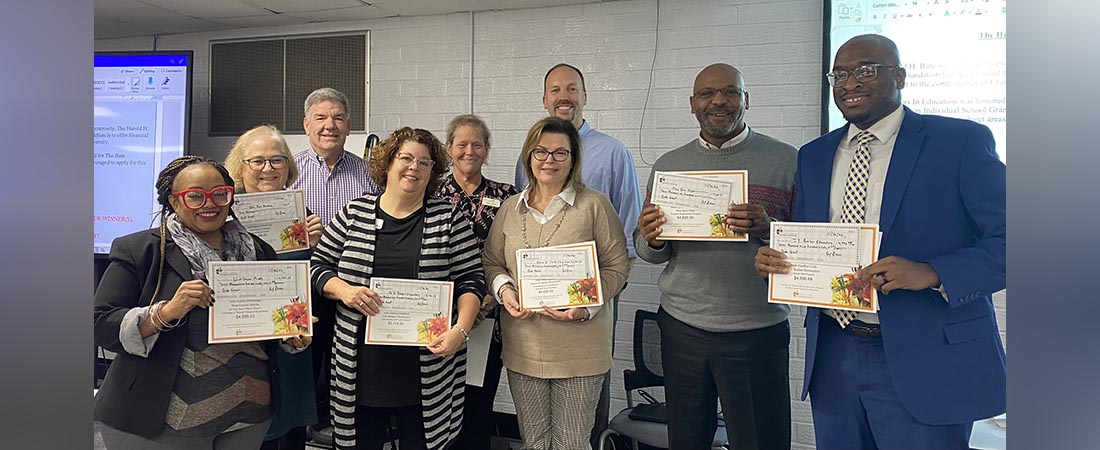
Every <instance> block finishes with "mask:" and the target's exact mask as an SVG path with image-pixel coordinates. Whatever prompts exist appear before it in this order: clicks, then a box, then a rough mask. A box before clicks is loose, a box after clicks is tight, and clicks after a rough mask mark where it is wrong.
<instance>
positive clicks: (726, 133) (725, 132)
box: [695, 110, 744, 138]
mask: <svg viewBox="0 0 1100 450" xmlns="http://www.w3.org/2000/svg"><path fill="white" fill-rule="evenodd" d="M712 112H716V111H713V110H712V111H704V112H701V113H698V114H696V115H695V118H696V119H698V120H699V127H700V128H702V129H703V131H704V132H706V133H707V134H709V135H711V136H714V137H717V138H726V137H733V132H734V131H736V130H737V127H738V125H740V124H741V118H742V117H744V112H741V113H740V114H738V112H739V111H737V110H730V111H729V113H730V123H729V125H726V126H724V127H717V126H713V125H711V124H710V121H709V120H707V114H709V113H712Z"/></svg>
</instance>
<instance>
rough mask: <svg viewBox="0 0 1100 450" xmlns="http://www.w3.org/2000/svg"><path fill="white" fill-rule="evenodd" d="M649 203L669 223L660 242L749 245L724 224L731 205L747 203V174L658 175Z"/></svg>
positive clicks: (745, 238)
mask: <svg viewBox="0 0 1100 450" xmlns="http://www.w3.org/2000/svg"><path fill="white" fill-rule="evenodd" d="M650 201H651V202H652V203H653V204H655V205H659V206H660V207H661V210H662V211H663V212H664V217H665V219H666V220H667V221H666V222H665V223H664V224H662V225H661V228H662V233H661V234H660V236H658V237H657V239H660V240H698V241H702V240H720V241H738V242H745V241H748V235H745V234H743V233H736V232H734V231H732V230H730V229H729V228H728V227H726V225H725V224H724V220H725V218H726V209H727V207H728V206H729V205H730V204H735V203H745V202H747V201H748V171H744V170H729V171H709V172H707V171H694V172H655V173H654V174H653V192H652V193H651V195H650Z"/></svg>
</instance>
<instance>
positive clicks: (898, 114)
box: [844, 105, 905, 144]
mask: <svg viewBox="0 0 1100 450" xmlns="http://www.w3.org/2000/svg"><path fill="white" fill-rule="evenodd" d="M904 119H905V108H903V107H902V106H901V105H898V108H897V109H895V110H894V112H892V113H890V114H887V115H886V116H885V117H883V118H882V119H879V121H878V122H875V123H874V124H873V125H871V126H869V127H867V131H870V132H871V134H873V135H875V139H878V141H879V142H881V143H884V144H885V143H887V142H890V141H892V140H893V139H894V136H895V135H897V134H898V130H900V129H901V122H902V120H904ZM861 131H863V130H860V129H859V127H857V126H855V125H849V126H848V136H847V138H846V139H845V141H844V142H848V143H851V142H852V141H853V140H854V139H855V138H856V135H858V134H859V133H860V132H861Z"/></svg>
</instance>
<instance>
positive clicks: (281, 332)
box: [206, 261, 313, 344]
mask: <svg viewBox="0 0 1100 450" xmlns="http://www.w3.org/2000/svg"><path fill="white" fill-rule="evenodd" d="M206 275H207V278H208V279H209V281H210V289H211V290H213V291H214V292H215V293H216V295H215V298H216V299H217V302H216V303H214V305H213V306H211V307H210V308H209V310H208V313H209V316H210V330H209V335H208V339H207V342H209V343H211V344H216V343H224V342H249V341H261V340H265V339H279V338H284V337H291V336H299V335H306V336H312V335H313V321H312V320H311V317H310V311H312V310H313V308H312V303H311V300H310V288H309V262H308V261H254V262H242V261H211V262H210V265H209V267H208V268H207V269H206Z"/></svg>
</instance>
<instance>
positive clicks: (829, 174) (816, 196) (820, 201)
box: [798, 125, 849, 222]
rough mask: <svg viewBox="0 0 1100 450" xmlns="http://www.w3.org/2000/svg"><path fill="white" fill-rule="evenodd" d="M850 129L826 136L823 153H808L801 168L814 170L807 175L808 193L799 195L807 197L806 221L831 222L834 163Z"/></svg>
mask: <svg viewBox="0 0 1100 450" xmlns="http://www.w3.org/2000/svg"><path fill="white" fill-rule="evenodd" d="M848 127H849V125H844V126H843V127H840V128H838V129H836V130H833V131H831V132H829V134H826V135H825V137H824V138H823V139H822V140H821V144H820V145H822V146H823V148H822V149H821V151H816V152H810V153H807V155H806V159H807V161H806V163H805V164H803V165H802V167H801V169H802V170H806V169H807V168H811V167H812V168H813V171H812V172H811V173H807V174H806V185H807V188H806V189H805V190H806V191H808V192H799V193H798V195H806V196H807V198H806V203H805V204H806V205H808V206H807V211H806V220H807V221H809V222H828V221H829V199H830V196H831V192H830V191H831V188H832V185H833V184H832V183H833V163H834V161H836V151H837V146H839V145H840V140H841V139H843V138H844V136H847V135H848ZM845 173H846V172H845ZM810 186H813V187H814V189H810V188H809V187H810ZM842 189H843V188H842Z"/></svg>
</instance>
